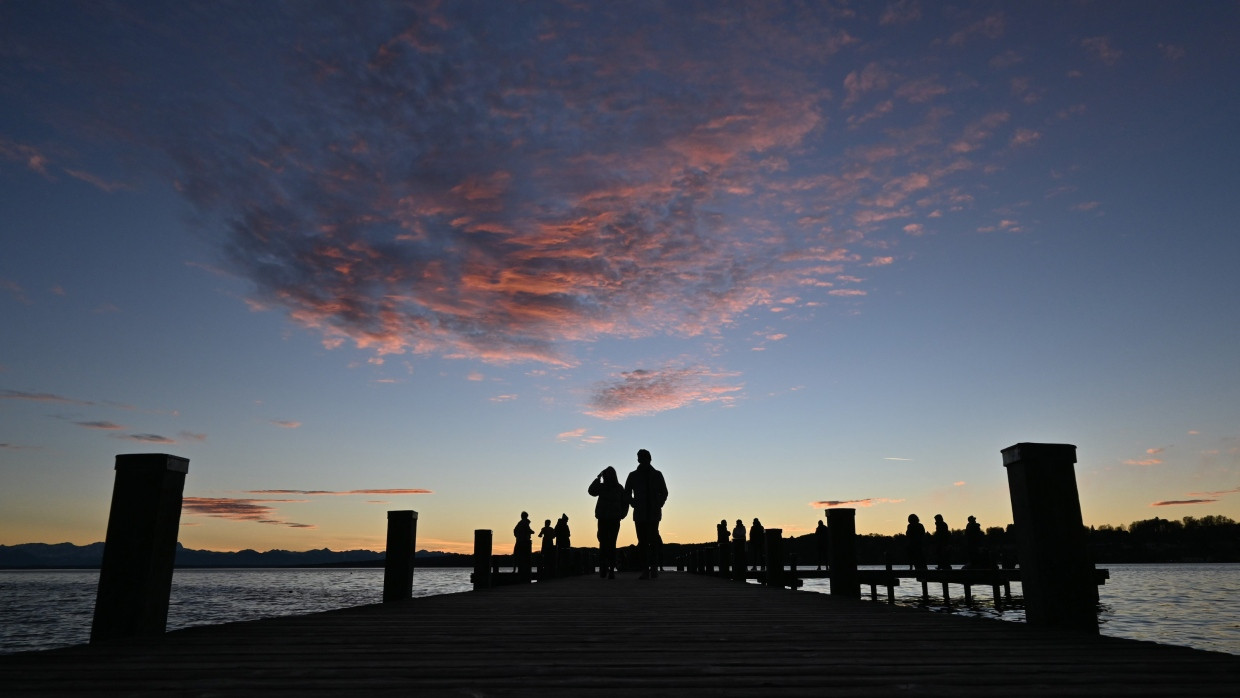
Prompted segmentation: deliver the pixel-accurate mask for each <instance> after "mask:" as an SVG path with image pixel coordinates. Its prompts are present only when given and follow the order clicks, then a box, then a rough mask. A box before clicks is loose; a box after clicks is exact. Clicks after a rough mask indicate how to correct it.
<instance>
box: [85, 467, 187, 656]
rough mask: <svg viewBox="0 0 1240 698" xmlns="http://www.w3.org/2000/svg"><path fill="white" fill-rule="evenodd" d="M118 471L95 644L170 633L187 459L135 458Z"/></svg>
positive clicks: (92, 637)
mask: <svg viewBox="0 0 1240 698" xmlns="http://www.w3.org/2000/svg"><path fill="white" fill-rule="evenodd" d="M115 469H116V480H115V483H114V484H113V486H112V508H111V511H110V513H109V514H108V532H107V538H106V541H105V542H104V548H103V562H102V564H101V566H100V568H99V587H98V590H97V591H96V595H95V616H94V620H93V622H92V623H91V628H90V641H91V642H102V641H105V640H110V639H114V638H122V637H138V636H144V635H160V634H162V633H163V632H164V630H165V629H166V627H167V624H168V597H169V594H171V592H172V568H173V564H174V563H175V561H176V551H177V532H178V530H179V527H180V524H181V494H182V492H183V491H184V489H185V475H186V474H187V473H188V472H189V459H188V458H181V457H179V456H172V455H168V454H166V453H131V454H124V455H118V456H116V465H115Z"/></svg>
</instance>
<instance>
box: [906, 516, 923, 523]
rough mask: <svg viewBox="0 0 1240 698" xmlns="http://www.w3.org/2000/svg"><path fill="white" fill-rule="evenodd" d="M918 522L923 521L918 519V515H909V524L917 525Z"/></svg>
mask: <svg viewBox="0 0 1240 698" xmlns="http://www.w3.org/2000/svg"><path fill="white" fill-rule="evenodd" d="M918 521H921V519H919V518H917V515H916V514H909V515H908V522H909V523H917V522H918Z"/></svg>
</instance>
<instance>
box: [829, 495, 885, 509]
mask: <svg viewBox="0 0 1240 698" xmlns="http://www.w3.org/2000/svg"><path fill="white" fill-rule="evenodd" d="M903 501H904V500H903V499H890V498H888V497H866V498H865V499H824V500H820V501H817V502H810V503H809V505H810V506H811V507H814V508H815V509H832V508H834V507H872V506H874V505H876V504H899V503H900V502H903Z"/></svg>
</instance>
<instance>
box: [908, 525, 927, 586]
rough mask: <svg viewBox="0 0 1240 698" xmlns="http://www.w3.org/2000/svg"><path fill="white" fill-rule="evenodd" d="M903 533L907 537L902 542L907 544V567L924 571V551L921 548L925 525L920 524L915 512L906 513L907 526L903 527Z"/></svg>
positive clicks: (923, 543) (924, 535)
mask: <svg viewBox="0 0 1240 698" xmlns="http://www.w3.org/2000/svg"><path fill="white" fill-rule="evenodd" d="M904 535H905V537H906V538H907V540H905V542H904V543H905V545H907V546H908V568H909V569H910V570H917V571H918V572H924V571H926V553H925V550H924V549H923V546H924V545H925V542H924V539H925V537H926V527H925V526H922V525H921V519H918V518H917V515H916V514H909V515H908V528H906V529H904Z"/></svg>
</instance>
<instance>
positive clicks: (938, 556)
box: [934, 514, 952, 570]
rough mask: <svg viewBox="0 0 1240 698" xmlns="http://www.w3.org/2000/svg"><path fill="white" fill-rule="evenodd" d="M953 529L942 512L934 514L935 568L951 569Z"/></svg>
mask: <svg viewBox="0 0 1240 698" xmlns="http://www.w3.org/2000/svg"><path fill="white" fill-rule="evenodd" d="M951 543H952V531H951V529H950V528H948V527H947V522H946V521H944V520H943V515H942V514H935V515H934V564H935V566H936V567H935V569H940V570H950V569H951V568H952V563H951Z"/></svg>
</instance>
